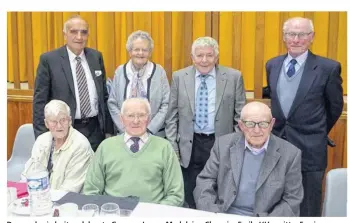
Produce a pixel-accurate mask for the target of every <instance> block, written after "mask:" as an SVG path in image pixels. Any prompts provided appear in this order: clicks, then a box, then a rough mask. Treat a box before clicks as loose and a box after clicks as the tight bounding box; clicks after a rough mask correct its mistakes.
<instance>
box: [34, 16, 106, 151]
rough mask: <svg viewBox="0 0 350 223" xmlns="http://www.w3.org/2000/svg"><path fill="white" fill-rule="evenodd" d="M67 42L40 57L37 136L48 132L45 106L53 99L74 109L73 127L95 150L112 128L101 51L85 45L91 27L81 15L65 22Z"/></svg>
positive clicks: (35, 106)
mask: <svg viewBox="0 0 350 223" xmlns="http://www.w3.org/2000/svg"><path fill="white" fill-rule="evenodd" d="M63 32H64V38H65V40H66V45H65V46H63V47H60V48H58V49H55V50H53V51H50V52H47V53H44V54H42V55H41V56H40V62H39V65H38V68H37V74H36V79H35V87H34V99H33V126H34V133H35V137H36V138H37V137H38V136H39V135H40V134H42V133H44V132H46V131H47V128H46V127H45V124H44V107H45V105H46V104H47V103H48V102H49V101H50V100H52V99H58V100H62V101H64V102H66V103H67V104H68V106H69V107H70V108H71V113H72V114H71V116H72V119H73V127H74V128H75V129H77V130H78V131H80V132H81V133H82V134H83V135H85V136H86V137H87V138H88V140H89V142H90V144H91V147H92V149H93V150H94V151H96V149H97V147H98V145H99V144H100V142H102V140H103V139H105V137H107V136H108V135H109V134H111V133H112V131H113V125H112V124H113V122H112V120H111V117H110V114H109V112H108V108H107V105H106V101H107V99H108V93H107V88H106V79H105V78H106V72H105V67H104V64H103V58H102V54H101V53H100V52H98V51H96V50H94V49H90V48H87V47H85V46H86V42H87V38H88V35H89V27H88V24H87V23H86V21H85V20H83V19H82V18H81V17H80V16H73V17H71V18H70V19H68V20H67V21H66V22H65V23H64V28H63Z"/></svg>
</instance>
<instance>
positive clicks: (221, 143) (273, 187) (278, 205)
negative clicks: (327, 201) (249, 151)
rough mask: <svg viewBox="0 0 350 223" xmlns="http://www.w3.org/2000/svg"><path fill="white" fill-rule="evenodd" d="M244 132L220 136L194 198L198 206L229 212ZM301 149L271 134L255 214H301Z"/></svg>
mask: <svg viewBox="0 0 350 223" xmlns="http://www.w3.org/2000/svg"><path fill="white" fill-rule="evenodd" d="M244 149H245V145H244V135H243V133H241V132H239V133H233V134H228V135H225V136H222V137H219V138H218V139H217V140H216V141H215V144H214V147H213V149H212V151H211V154H210V158H209V160H208V161H207V163H206V165H205V167H204V169H203V171H202V172H201V173H200V174H199V175H198V177H197V182H196V188H195V190H194V193H193V194H194V199H195V202H196V205H197V208H198V209H201V210H206V211H212V212H226V211H227V210H228V208H229V207H230V206H231V204H232V203H233V202H234V200H235V198H236V195H237V191H238V187H239V179H240V174H241V169H242V166H243V155H244ZM303 195H304V194H303V187H302V175H301V151H300V150H299V149H298V148H296V147H295V146H293V145H292V144H291V143H289V142H287V141H285V140H283V139H280V138H278V137H277V136H275V135H273V134H271V135H270V141H269V144H268V147H267V151H266V154H265V157H264V159H263V162H262V164H261V169H260V173H259V176H258V181H257V186H256V195H255V208H254V215H255V216H291V217H292V216H299V206H300V203H301V202H302V199H303Z"/></svg>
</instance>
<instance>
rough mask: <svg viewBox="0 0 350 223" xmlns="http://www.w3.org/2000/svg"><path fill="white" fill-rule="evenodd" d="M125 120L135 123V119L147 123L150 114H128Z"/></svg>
mask: <svg viewBox="0 0 350 223" xmlns="http://www.w3.org/2000/svg"><path fill="white" fill-rule="evenodd" d="M124 117H125V119H126V120H128V121H134V120H135V118H137V119H138V120H141V121H145V120H147V118H148V114H147V113H140V114H126V115H124Z"/></svg>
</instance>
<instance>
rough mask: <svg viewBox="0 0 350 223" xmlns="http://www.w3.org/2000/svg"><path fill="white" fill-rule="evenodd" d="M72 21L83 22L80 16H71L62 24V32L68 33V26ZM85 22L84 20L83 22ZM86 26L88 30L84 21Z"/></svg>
mask: <svg viewBox="0 0 350 223" xmlns="http://www.w3.org/2000/svg"><path fill="white" fill-rule="evenodd" d="M73 19H81V20H84V19H83V18H82V17H81V16H80V15H73V16H71V17H69V19H68V20H67V21H66V22H65V23H64V24H63V32H64V33H67V32H68V26H69V23H70V22H71V21H72V20H73ZM84 21H85V20H84ZM85 23H86V25H87V29H88V30H89V24H88V23H87V22H86V21H85Z"/></svg>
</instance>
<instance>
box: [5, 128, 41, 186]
mask: <svg viewBox="0 0 350 223" xmlns="http://www.w3.org/2000/svg"><path fill="white" fill-rule="evenodd" d="M34 142H35V136H34V130H33V124H24V125H21V126H20V127H19V129H18V130H17V133H16V138H15V142H14V144H13V148H12V155H11V158H10V159H9V160H8V161H7V180H8V181H15V182H18V181H19V180H20V179H21V173H22V171H23V170H24V164H25V163H26V162H27V160H28V159H29V158H30V157H31V152H32V148H33V145H34Z"/></svg>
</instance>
